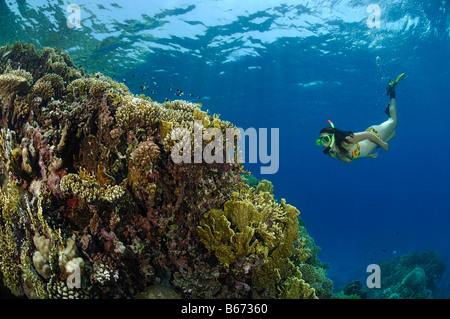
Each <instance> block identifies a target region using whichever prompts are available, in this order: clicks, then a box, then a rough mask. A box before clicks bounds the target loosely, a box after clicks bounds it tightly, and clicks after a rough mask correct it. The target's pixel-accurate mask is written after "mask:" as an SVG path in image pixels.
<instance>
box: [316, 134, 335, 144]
mask: <svg viewBox="0 0 450 319" xmlns="http://www.w3.org/2000/svg"><path fill="white" fill-rule="evenodd" d="M332 136H333V134H330V135H323V136H321V137H319V138H318V139H317V140H316V144H317V146H322V145H323V144H328V143H330V142H331V140H332Z"/></svg>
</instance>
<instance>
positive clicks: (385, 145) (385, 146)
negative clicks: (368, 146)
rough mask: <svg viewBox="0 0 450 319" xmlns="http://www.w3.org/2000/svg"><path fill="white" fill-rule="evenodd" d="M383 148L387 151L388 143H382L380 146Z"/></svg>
mask: <svg viewBox="0 0 450 319" xmlns="http://www.w3.org/2000/svg"><path fill="white" fill-rule="evenodd" d="M381 147H382V148H383V150H385V151H386V152H387V151H389V144H388V143H383V145H382V146H381Z"/></svg>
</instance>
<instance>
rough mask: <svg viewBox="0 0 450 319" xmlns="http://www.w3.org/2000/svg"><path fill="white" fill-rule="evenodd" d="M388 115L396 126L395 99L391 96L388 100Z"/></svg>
mask: <svg viewBox="0 0 450 319" xmlns="http://www.w3.org/2000/svg"><path fill="white" fill-rule="evenodd" d="M389 117H390V118H392V119H393V120H394V122H395V126H397V121H398V118H397V99H396V98H391V100H390V101H389Z"/></svg>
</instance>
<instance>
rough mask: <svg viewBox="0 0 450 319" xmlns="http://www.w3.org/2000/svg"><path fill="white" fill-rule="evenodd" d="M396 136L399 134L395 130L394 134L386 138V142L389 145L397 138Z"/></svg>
mask: <svg viewBox="0 0 450 319" xmlns="http://www.w3.org/2000/svg"><path fill="white" fill-rule="evenodd" d="M395 135H397V132H396V131H395V130H394V132H392V134H391V135H389V136H388V137H386V140H385V142H386V143H389V142H390V141H391V140H392V139H393V138H394V137H395Z"/></svg>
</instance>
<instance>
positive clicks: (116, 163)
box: [0, 43, 325, 298]
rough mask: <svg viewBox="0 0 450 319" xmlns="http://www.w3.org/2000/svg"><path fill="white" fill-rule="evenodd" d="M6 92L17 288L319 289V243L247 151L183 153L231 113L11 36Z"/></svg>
mask: <svg viewBox="0 0 450 319" xmlns="http://www.w3.org/2000/svg"><path fill="white" fill-rule="evenodd" d="M0 95H2V99H1V101H0V110H1V112H0V168H1V174H0V180H1V181H2V183H3V187H2V190H0V258H1V259H0V261H1V262H0V270H1V272H2V274H3V279H4V282H5V286H6V287H7V288H8V289H9V290H11V292H12V293H13V294H15V295H17V296H20V295H25V296H27V297H28V298H91V297H93V296H96V297H99V298H130V297H133V296H135V295H137V294H138V293H140V292H141V293H140V294H139V295H138V296H149V291H150V290H152V291H153V290H156V291H161V289H165V288H160V287H163V286H164V287H167V289H166V291H173V292H174V294H176V295H177V296H180V297H181V298H250V297H255V298H256V297H268V298H288V297H289V298H290V297H302V298H303V297H314V296H315V288H316V287H320V285H319V283H320V282H321V279H320V277H318V276H313V273H314V270H315V269H318V268H320V267H319V265H318V264H317V263H316V260H315V258H314V256H315V251H314V247H313V245H312V243H311V241H309V240H307V239H306V238H307V234H306V232H304V231H303V232H300V230H301V226H299V222H298V214H299V211H298V210H297V209H296V208H295V207H293V206H291V205H288V204H286V202H285V201H284V200H281V201H280V202H277V201H276V200H275V199H274V198H273V194H272V186H271V184H270V183H269V182H263V183H261V185H260V187H258V189H257V190H256V189H255V188H252V187H249V185H248V183H247V182H246V180H241V174H242V173H244V170H243V166H242V165H241V164H240V163H238V162H237V161H234V162H231V163H227V162H225V163H221V162H220V161H218V162H212V163H207V162H206V161H201V162H194V161H187V162H184V163H183V162H182V163H175V162H174V161H173V160H172V156H171V155H172V154H171V153H172V151H173V150H174V146H175V145H176V142H177V140H174V137H177V134H179V133H180V132H184V133H186V134H187V135H189V136H195V134H197V133H203V132H205V131H206V130H207V129H211V130H214V132H216V133H219V132H220V133H222V135H223V136H225V133H226V130H227V129H234V128H235V126H234V125H233V124H231V123H229V122H227V121H224V120H221V119H219V116H218V115H214V114H213V115H211V114H209V113H208V112H207V111H203V110H201V108H200V106H199V105H196V104H193V103H189V102H186V101H182V100H176V101H167V102H165V103H158V102H155V101H152V100H151V99H150V98H148V97H145V96H135V95H133V94H132V93H131V92H130V91H129V89H128V88H127V87H126V86H125V85H124V84H121V83H118V82H116V81H114V80H112V79H111V78H109V77H107V76H104V75H102V74H100V73H95V74H85V73H84V71H83V70H82V69H79V68H77V67H75V65H74V63H73V61H72V60H71V59H70V57H69V56H68V55H67V54H66V53H64V52H62V51H60V50H57V49H53V48H44V49H42V50H36V49H35V48H34V46H33V45H28V44H25V43H15V44H14V45H12V46H10V45H6V46H4V47H1V48H0ZM197 142H199V143H198V144H197V145H194V146H196V147H197V148H202V149H204V148H205V147H211V145H216V144H217V143H219V142H223V143H224V144H225V143H227V142H231V143H233V142H235V141H225V140H223V141H219V139H217V140H216V139H215V138H214V139H213V138H212V137H211V138H209V139H208V140H203V139H202V140H201V141H197ZM186 143H189V144H191V142H186ZM186 146H187V145H186ZM189 146H192V145H189ZM224 146H226V145H224ZM233 146H234V150H236V143H233ZM186 149H188V148H186ZM223 149H224V151H223V152H224V154H223V155H224V158H225V155H226V151H225V149H226V147H224V148H223ZM189 150H190V151H191V152H190V154H189V152H186V154H184V155H186V156H187V157H188V158H190V159H191V158H194V156H195V151H196V149H194V148H193V147H191V148H189ZM216 155H217V154H216ZM220 155H221V154H220ZM234 155H235V157H236V156H237V155H236V154H234ZM246 173H247V172H246ZM301 238H303V240H302V239H301ZM305 264H309V265H310V266H311V267H310V268H307V267H303V268H302V267H301V266H302V265H303V266H304V265H305ZM301 269H303V270H304V271H305V274H304V276H303V275H302V273H301ZM317 271H318V270H317ZM307 272H308V274H307ZM75 275H78V276H79V278H78V283H79V284H80V287H79V288H77V287H75V288H74V287H72V285H71V284H69V283H68V280H69V278H72V277H73V276H75ZM308 278H310V280H311V281H312V283H311V285H309V282H308ZM313 285H314V286H313ZM155 286H156V287H155ZM150 287H152V288H150ZM323 295H325V294H323Z"/></svg>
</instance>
